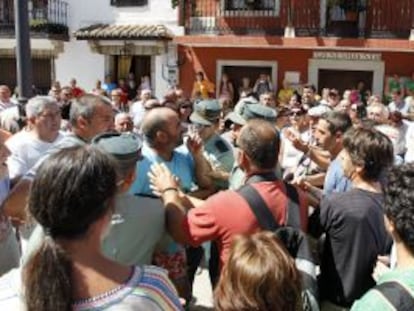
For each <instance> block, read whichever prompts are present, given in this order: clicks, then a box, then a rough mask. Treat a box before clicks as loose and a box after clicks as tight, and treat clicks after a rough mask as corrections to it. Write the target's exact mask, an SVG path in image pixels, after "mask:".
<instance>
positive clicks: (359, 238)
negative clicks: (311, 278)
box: [320, 189, 389, 307]
mask: <svg viewBox="0 0 414 311" xmlns="http://www.w3.org/2000/svg"><path fill="white" fill-rule="evenodd" d="M383 200H384V197H383V194H379V193H373V192H368V191H365V190H361V189H351V190H350V191H347V192H343V193H334V194H332V195H330V196H327V197H325V198H324V199H323V200H322V202H321V207H320V208H321V210H320V221H321V225H322V227H323V228H324V231H325V232H326V241H325V247H324V251H323V254H322V262H321V278H320V288H321V295H322V299H327V300H329V301H331V302H333V303H335V304H338V305H341V306H344V307H349V306H350V305H352V303H353V302H354V300H356V299H358V298H360V297H361V296H362V295H363V294H364V293H365V292H366V291H367V290H368V289H370V288H371V287H373V286H374V285H375V281H374V280H373V279H372V277H371V274H372V271H373V268H374V266H375V263H376V259H377V256H378V255H381V254H384V253H385V251H386V246H387V240H388V239H389V237H388V235H387V233H386V231H385V225H384V216H383V211H382V204H383Z"/></svg>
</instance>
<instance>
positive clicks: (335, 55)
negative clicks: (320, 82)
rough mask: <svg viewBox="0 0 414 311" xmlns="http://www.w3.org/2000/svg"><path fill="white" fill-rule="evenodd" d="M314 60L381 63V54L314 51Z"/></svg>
mask: <svg viewBox="0 0 414 311" xmlns="http://www.w3.org/2000/svg"><path fill="white" fill-rule="evenodd" d="M313 58H314V59H333V60H355V61H377V62H379V61H381V58H382V55H381V53H364V52H335V51H332V52H331V51H315V52H313Z"/></svg>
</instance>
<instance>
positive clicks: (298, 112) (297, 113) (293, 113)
mask: <svg viewBox="0 0 414 311" xmlns="http://www.w3.org/2000/svg"><path fill="white" fill-rule="evenodd" d="M304 114H305V112H303V111H296V112H291V113H290V116H291V117H300V116H303V115H304Z"/></svg>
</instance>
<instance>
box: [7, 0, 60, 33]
mask: <svg viewBox="0 0 414 311" xmlns="http://www.w3.org/2000/svg"><path fill="white" fill-rule="evenodd" d="M13 2H14V1H13V0H3V1H0V35H1V36H14V19H15V16H14V14H15V12H14V6H13ZM28 7H29V24H30V31H31V35H32V36H43V35H57V36H64V37H65V38H67V37H68V27H67V24H68V3H67V2H65V1H62V0H31V1H29V2H28Z"/></svg>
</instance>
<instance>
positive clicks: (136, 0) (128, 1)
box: [111, 0, 148, 7]
mask: <svg viewBox="0 0 414 311" xmlns="http://www.w3.org/2000/svg"><path fill="white" fill-rule="evenodd" d="M147 4H148V0H111V5H113V6H118V7H122V6H144V5H147Z"/></svg>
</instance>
